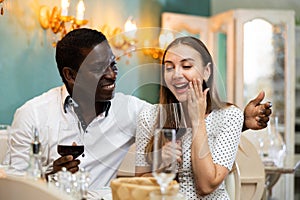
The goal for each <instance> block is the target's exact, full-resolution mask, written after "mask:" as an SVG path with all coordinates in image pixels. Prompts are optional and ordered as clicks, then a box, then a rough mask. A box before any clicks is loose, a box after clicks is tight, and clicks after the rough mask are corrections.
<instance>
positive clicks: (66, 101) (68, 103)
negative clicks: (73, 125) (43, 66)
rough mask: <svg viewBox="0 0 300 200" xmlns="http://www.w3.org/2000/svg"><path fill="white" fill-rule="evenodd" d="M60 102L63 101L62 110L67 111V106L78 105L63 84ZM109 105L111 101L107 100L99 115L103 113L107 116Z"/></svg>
mask: <svg viewBox="0 0 300 200" xmlns="http://www.w3.org/2000/svg"><path fill="white" fill-rule="evenodd" d="M61 92H62V102H64V104H63V108H64V112H65V113H67V108H68V107H69V106H72V107H78V106H79V105H78V104H77V103H76V102H75V101H74V99H73V98H72V97H71V96H70V94H69V92H68V91H67V88H66V86H65V85H63V87H62V91H61ZM110 106H111V102H110V101H107V104H106V108H105V112H103V113H101V114H100V116H103V114H104V113H105V115H104V116H105V117H107V115H108V111H109V109H110Z"/></svg>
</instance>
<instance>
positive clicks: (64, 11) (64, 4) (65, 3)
mask: <svg viewBox="0 0 300 200" xmlns="http://www.w3.org/2000/svg"><path fill="white" fill-rule="evenodd" d="M69 6H70V2H69V0H61V16H68V9H69Z"/></svg>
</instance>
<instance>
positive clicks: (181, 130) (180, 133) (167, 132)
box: [164, 128, 187, 140]
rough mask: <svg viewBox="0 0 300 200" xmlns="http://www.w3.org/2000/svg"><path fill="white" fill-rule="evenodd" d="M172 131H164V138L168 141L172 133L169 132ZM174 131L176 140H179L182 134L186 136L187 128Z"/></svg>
mask: <svg viewBox="0 0 300 200" xmlns="http://www.w3.org/2000/svg"><path fill="white" fill-rule="evenodd" d="M171 130H172V129H169V131H166V132H165V133H164V135H165V137H166V138H167V139H168V140H171V139H172V132H171ZM175 130H176V140H179V139H180V138H181V137H182V136H183V135H184V134H186V132H187V128H177V129H175Z"/></svg>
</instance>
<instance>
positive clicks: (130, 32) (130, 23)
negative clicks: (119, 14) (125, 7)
mask: <svg viewBox="0 0 300 200" xmlns="http://www.w3.org/2000/svg"><path fill="white" fill-rule="evenodd" d="M124 30H125V32H126V35H127V37H130V38H134V37H135V33H136V30H137V27H136V23H135V21H134V20H133V19H132V17H129V18H128V19H127V21H126V23H125V25H124Z"/></svg>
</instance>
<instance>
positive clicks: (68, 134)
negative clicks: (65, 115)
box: [57, 122, 84, 159]
mask: <svg viewBox="0 0 300 200" xmlns="http://www.w3.org/2000/svg"><path fill="white" fill-rule="evenodd" d="M82 136H83V130H82V128H81V126H80V123H79V122H74V123H67V122H60V124H59V130H58V145H57V152H58V154H59V155H61V156H67V155H72V156H73V159H76V158H77V157H78V156H80V155H81V154H82V155H83V156H84V154H83V153H84V145H83V142H82V139H83V138H82Z"/></svg>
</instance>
